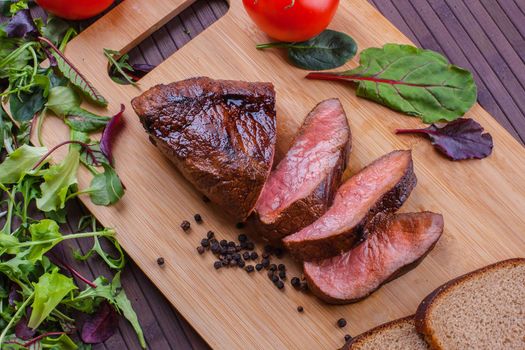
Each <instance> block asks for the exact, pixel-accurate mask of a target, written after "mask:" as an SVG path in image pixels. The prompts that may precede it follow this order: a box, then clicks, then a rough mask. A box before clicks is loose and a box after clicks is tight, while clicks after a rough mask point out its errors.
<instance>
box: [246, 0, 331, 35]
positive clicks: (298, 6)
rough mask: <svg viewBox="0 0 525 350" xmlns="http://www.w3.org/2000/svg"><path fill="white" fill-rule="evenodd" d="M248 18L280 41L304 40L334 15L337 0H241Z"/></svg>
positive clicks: (319, 31) (315, 32)
mask: <svg viewBox="0 0 525 350" xmlns="http://www.w3.org/2000/svg"><path fill="white" fill-rule="evenodd" d="M242 2H243V4H244V8H245V9H246V11H247V12H248V14H249V15H250V17H251V18H252V20H253V21H254V22H255V24H257V26H259V28H261V30H262V31H264V32H265V33H266V34H268V35H269V36H271V37H272V38H274V39H277V40H280V41H288V42H293V41H304V40H308V39H310V38H313V37H314V36H317V35H318V34H320V33H321V32H322V31H323V30H325V29H326V27H328V25H329V24H330V22H331V21H332V18H333V17H334V14H335V11H336V10H337V6H338V5H339V0H243V1H242Z"/></svg>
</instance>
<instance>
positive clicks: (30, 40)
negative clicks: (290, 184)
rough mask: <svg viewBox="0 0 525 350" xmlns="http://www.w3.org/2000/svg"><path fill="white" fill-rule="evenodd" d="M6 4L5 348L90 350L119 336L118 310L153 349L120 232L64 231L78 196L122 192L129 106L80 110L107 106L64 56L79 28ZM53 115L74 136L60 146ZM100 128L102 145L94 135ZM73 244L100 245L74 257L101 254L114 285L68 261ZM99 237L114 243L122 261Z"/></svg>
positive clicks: (0, 133)
mask: <svg viewBox="0 0 525 350" xmlns="http://www.w3.org/2000/svg"><path fill="white" fill-rule="evenodd" d="M5 3H7V4H8V6H3V7H2V8H1V9H0V10H1V11H3V14H4V15H5V16H6V17H7V19H6V20H5V21H3V23H2V24H0V98H1V102H2V103H1V105H0V227H1V229H0V332H1V333H0V348H1V349H89V348H90V345H88V344H92V343H98V342H102V341H104V340H106V339H107V338H109V337H110V336H111V335H112V334H113V333H114V331H115V329H116V327H117V320H118V316H117V314H118V313H120V314H122V315H123V316H124V317H125V318H126V319H127V320H128V321H129V322H130V323H131V324H132V326H133V328H134V329H135V331H136V333H137V336H138V337H139V340H140V343H141V345H142V346H143V347H145V346H146V344H145V340H144V336H143V333H142V330H141V327H140V325H139V322H138V320H137V316H136V314H135V312H134V311H133V308H132V306H131V303H130V301H129V300H128V298H127V297H126V293H125V292H124V290H123V289H122V286H121V283H120V272H121V270H122V268H123V267H124V264H125V258H124V253H123V251H122V249H121V248H120V246H119V244H118V242H117V241H116V239H115V234H116V233H115V231H114V230H113V229H110V228H104V229H101V228H98V227H97V225H96V222H95V220H94V219H93V218H92V217H86V218H83V220H82V221H81V223H80V225H79V227H78V233H74V234H67V235H65V234H63V233H62V232H61V228H60V225H61V224H63V223H65V222H66V216H67V211H66V209H67V205H68V201H70V200H72V199H74V198H76V197H78V196H79V195H81V194H87V195H89V196H90V198H91V200H92V201H93V203H95V204H97V205H111V204H114V203H116V202H117V201H118V200H119V199H120V198H121V197H122V196H123V195H124V186H123V184H122V183H121V181H120V179H119V177H118V175H117V173H116V171H115V169H114V168H113V159H112V155H111V141H112V139H113V137H114V135H115V134H116V132H117V131H118V128H119V126H120V125H121V124H122V113H123V112H124V109H123V107H122V108H121V110H120V112H119V113H117V114H116V115H115V116H112V117H111V116H99V115H96V114H94V113H91V112H89V111H87V110H85V109H83V108H82V107H81V102H82V99H86V100H87V101H90V102H91V103H94V104H97V105H100V106H107V104H108V103H107V100H106V99H105V98H104V97H103V96H102V95H101V94H100V93H99V92H98V91H97V90H96V88H95V87H94V86H93V85H92V84H91V83H90V82H89V81H88V80H87V79H86V78H85V77H84V76H83V75H82V74H81V72H79V71H78V69H76V67H74V66H73V65H72V64H71V62H69V61H68V60H67V58H66V57H65V56H64V55H63V54H62V52H63V50H64V48H65V47H66V45H67V43H68V41H69V40H70V39H71V38H72V37H74V36H75V34H76V32H77V31H76V29H75V28H73V27H72V26H70V25H69V24H68V23H67V22H64V21H62V20H60V19H58V18H55V17H51V16H50V17H48V18H47V20H45V21H44V20H42V19H33V18H32V17H31V14H30V12H29V10H28V5H27V1H18V2H13V3H11V2H5ZM101 54H102V53H101ZM48 111H50V112H52V113H53V114H55V115H56V116H57V117H59V118H61V119H62V120H63V121H64V123H65V124H66V125H67V126H68V127H69V129H70V138H69V140H64V141H63V142H62V143H60V144H58V145H53V147H52V148H47V147H45V146H44V145H43V144H42V142H41V137H40V130H41V126H42V121H43V118H44V116H45V115H46V112H48ZM100 131H102V139H101V141H100V142H99V141H96V140H94V139H93V138H92V136H91V135H90V134H92V133H94V132H100ZM31 136H33V137H32V139H34V140H35V139H36V140H37V141H36V143H37V144H36V145H34V144H31V142H30V138H31ZM66 147H67V149H68V151H67V155H66V156H65V157H64V158H63V159H62V160H61V161H59V162H53V161H52V158H51V157H52V156H53V155H54V152H55V151H56V150H57V149H59V148H66ZM81 166H83V167H86V168H87V169H88V170H89V172H91V174H92V175H93V177H92V181H91V184H90V186H89V188H79V185H78V183H77V171H78V169H79V167H81ZM86 230H87V232H86ZM71 239H90V240H93V242H94V243H93V247H92V249H91V250H89V251H88V252H87V254H84V255H82V254H80V253H79V252H75V253H74V257H75V258H77V259H78V260H86V259H88V258H89V257H91V256H93V255H98V256H100V257H101V258H102V259H103V261H104V262H105V263H106V264H107V265H108V266H109V267H110V268H111V269H114V270H115V271H116V274H115V276H114V277H113V280H111V281H110V280H108V279H106V278H105V277H103V276H99V277H98V278H97V279H95V280H94V281H90V280H88V279H87V278H85V277H83V276H82V275H81V274H80V273H78V272H77V271H75V270H74V269H73V268H72V267H71V266H69V265H68V264H67V263H65V262H63V261H62V260H61V258H60V256H59V254H57V253H56V250H57V248H59V247H56V246H59V245H60V244H61V243H62V242H63V241H67V240H71ZM101 240H106V241H108V242H110V243H111V245H112V246H114V248H115V249H114V251H116V253H112V254H113V255H115V254H116V256H113V255H110V254H109V253H108V252H106V251H105V250H104V249H103V248H102V247H103V245H101ZM79 319H83V320H84V321H83V322H79V321H78V320H79Z"/></svg>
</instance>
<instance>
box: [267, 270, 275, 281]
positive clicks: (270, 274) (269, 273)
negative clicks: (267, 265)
mask: <svg viewBox="0 0 525 350" xmlns="http://www.w3.org/2000/svg"><path fill="white" fill-rule="evenodd" d="M267 275H268V278H269V279H271V280H273V276H274V275H275V274H274V273H273V271H268V273H267Z"/></svg>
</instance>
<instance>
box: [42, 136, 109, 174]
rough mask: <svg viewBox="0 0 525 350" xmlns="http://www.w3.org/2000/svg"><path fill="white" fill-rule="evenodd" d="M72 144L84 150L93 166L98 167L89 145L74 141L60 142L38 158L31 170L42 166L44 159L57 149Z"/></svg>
mask: <svg viewBox="0 0 525 350" xmlns="http://www.w3.org/2000/svg"><path fill="white" fill-rule="evenodd" d="M72 143H74V144H77V145H80V146H82V147H83V148H84V149H85V150H86V152H87V153H88V154H89V156H90V157H91V159H92V160H93V164H95V165H96V166H98V165H99V162H98V160H97V158H96V157H95V154H94V153H93V151H92V150H91V148H89V145H88V144H87V143H84V142H81V141H76V140H69V141H64V142H61V143H59V144H58V145H56V146H55V147H53V148H51V149H50V150H49V151H48V152H47V153H46V154H44V155H43V156H42V158H40V160H39V161H38V162H37V163H36V164H35V166H34V167H33V168H32V170H36V169H38V167H39V166H40V165H42V163H43V162H44V161H45V160H46V158H47V157H49V156H50V155H51V154H52V153H53V152H54V151H56V150H57V149H59V148H60V147H62V146H65V145H69V144H72Z"/></svg>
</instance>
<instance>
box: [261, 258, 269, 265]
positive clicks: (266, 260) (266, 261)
mask: <svg viewBox="0 0 525 350" xmlns="http://www.w3.org/2000/svg"><path fill="white" fill-rule="evenodd" d="M261 264H262V266H263V267H268V266H270V260H269V259H263V260H262V261H261Z"/></svg>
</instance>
